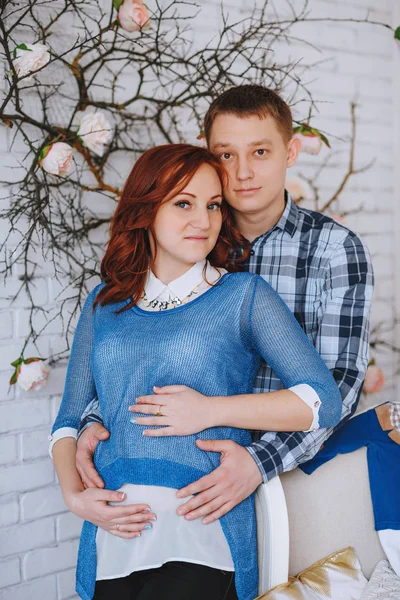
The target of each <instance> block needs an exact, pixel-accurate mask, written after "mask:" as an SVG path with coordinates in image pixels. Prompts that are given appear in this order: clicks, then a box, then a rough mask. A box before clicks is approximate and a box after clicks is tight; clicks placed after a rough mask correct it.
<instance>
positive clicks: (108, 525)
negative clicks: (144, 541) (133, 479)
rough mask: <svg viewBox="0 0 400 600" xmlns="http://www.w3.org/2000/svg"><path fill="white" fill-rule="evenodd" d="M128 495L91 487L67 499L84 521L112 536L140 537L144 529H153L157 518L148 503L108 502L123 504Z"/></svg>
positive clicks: (72, 494)
mask: <svg viewBox="0 0 400 600" xmlns="http://www.w3.org/2000/svg"><path fill="white" fill-rule="evenodd" d="M124 498H125V494H124V493H122V492H114V491H111V490H101V489H98V488H88V489H86V490H84V491H76V492H71V493H70V494H68V496H66V497H65V502H66V504H67V506H68V508H69V509H70V511H71V512H73V513H74V514H75V515H77V516H78V517H81V519H85V520H86V521H90V522H91V523H93V524H94V525H97V526H98V527H101V529H105V530H106V531H108V532H109V533H111V534H112V535H115V536H118V537H121V538H135V537H140V535H141V532H142V531H143V530H144V529H146V528H147V529H149V527H152V523H151V521H155V520H156V515H155V514H154V513H152V512H150V507H149V506H148V505H147V504H126V505H123V506H110V505H109V504H108V502H122V501H123V500H124Z"/></svg>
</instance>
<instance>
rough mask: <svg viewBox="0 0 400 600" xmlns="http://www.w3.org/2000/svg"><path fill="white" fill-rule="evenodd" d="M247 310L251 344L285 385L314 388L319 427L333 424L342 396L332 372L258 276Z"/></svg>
mask: <svg viewBox="0 0 400 600" xmlns="http://www.w3.org/2000/svg"><path fill="white" fill-rule="evenodd" d="M247 309H250V310H248V313H247V314H248V335H249V336H250V340H251V345H252V347H253V348H254V349H255V350H256V351H257V352H258V354H259V355H260V356H261V357H262V358H263V359H264V360H265V361H266V362H267V364H268V365H269V366H270V367H271V368H272V369H273V371H275V373H276V374H277V376H278V377H279V379H280V380H281V381H282V383H283V385H284V387H285V388H290V387H293V386H296V385H299V384H307V385H309V386H310V387H311V388H313V389H314V390H315V392H316V393H317V394H318V396H319V399H320V401H321V406H320V409H319V425H320V427H333V426H334V425H336V424H337V423H338V422H339V419H340V415H341V408H342V399H341V395H340V392H339V388H338V386H337V384H336V382H335V380H334V378H333V376H332V374H331V373H330V371H329V369H328V367H327V366H326V365H325V363H324V361H323V360H322V358H321V357H320V356H319V354H318V352H317V351H316V349H315V348H314V346H313V344H312V343H311V341H310V340H309V339H308V337H307V336H306V334H305V333H304V331H303V330H302V329H301V327H300V325H299V324H298V322H297V321H296V319H295V317H294V316H293V314H292V313H291V312H290V310H289V308H288V307H287V305H286V304H285V302H284V301H283V300H282V299H281V297H280V296H279V295H278V294H277V293H276V292H275V290H274V289H273V288H272V287H271V286H270V285H269V284H268V283H267V282H266V281H264V280H263V279H262V278H261V277H255V278H254V287H253V291H252V297H251V300H250V306H249V307H247ZM245 310H246V309H245Z"/></svg>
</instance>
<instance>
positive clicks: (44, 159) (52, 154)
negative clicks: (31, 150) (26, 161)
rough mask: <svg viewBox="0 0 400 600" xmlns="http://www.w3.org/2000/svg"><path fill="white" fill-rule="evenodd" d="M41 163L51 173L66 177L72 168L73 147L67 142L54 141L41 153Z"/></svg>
mask: <svg viewBox="0 0 400 600" xmlns="http://www.w3.org/2000/svg"><path fill="white" fill-rule="evenodd" d="M39 165H40V166H41V167H42V169H43V170H44V171H46V172H47V173H50V174H51V175H59V176H62V177H66V176H67V175H69V174H70V173H71V170H72V148H71V146H70V145H69V144H66V143H65V142H54V143H52V144H49V145H48V146H45V147H44V148H43V150H42V152H41V153H40V157H39Z"/></svg>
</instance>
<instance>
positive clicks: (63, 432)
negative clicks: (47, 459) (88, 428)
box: [47, 427, 77, 458]
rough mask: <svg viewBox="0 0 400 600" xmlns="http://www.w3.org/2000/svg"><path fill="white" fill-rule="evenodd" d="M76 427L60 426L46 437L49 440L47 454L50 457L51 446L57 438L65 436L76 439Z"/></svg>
mask: <svg viewBox="0 0 400 600" xmlns="http://www.w3.org/2000/svg"><path fill="white" fill-rule="evenodd" d="M76 436H77V429H75V428H74V427H60V429H56V430H55V432H54V433H53V434H52V435H49V437H48V438H47V439H48V440H49V442H50V445H49V454H50V456H51V458H53V446H54V444H55V443H56V442H58V440H61V438H65V437H72V438H74V439H75V440H76Z"/></svg>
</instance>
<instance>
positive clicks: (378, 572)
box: [360, 560, 400, 600]
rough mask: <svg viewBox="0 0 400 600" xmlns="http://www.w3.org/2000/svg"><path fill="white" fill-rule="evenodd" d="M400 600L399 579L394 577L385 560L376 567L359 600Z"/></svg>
mask: <svg viewBox="0 0 400 600" xmlns="http://www.w3.org/2000/svg"><path fill="white" fill-rule="evenodd" d="M389 598H390V599H391V598H394V599H395V600H399V598H400V577H398V576H397V575H396V573H395V572H394V571H393V569H392V567H391V566H390V564H389V562H388V561H387V560H381V561H379V562H378V564H377V565H376V567H375V569H374V572H373V573H372V575H371V579H370V580H369V583H368V585H367V587H366V588H365V590H364V592H363V594H362V596H361V598H360V600H389Z"/></svg>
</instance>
